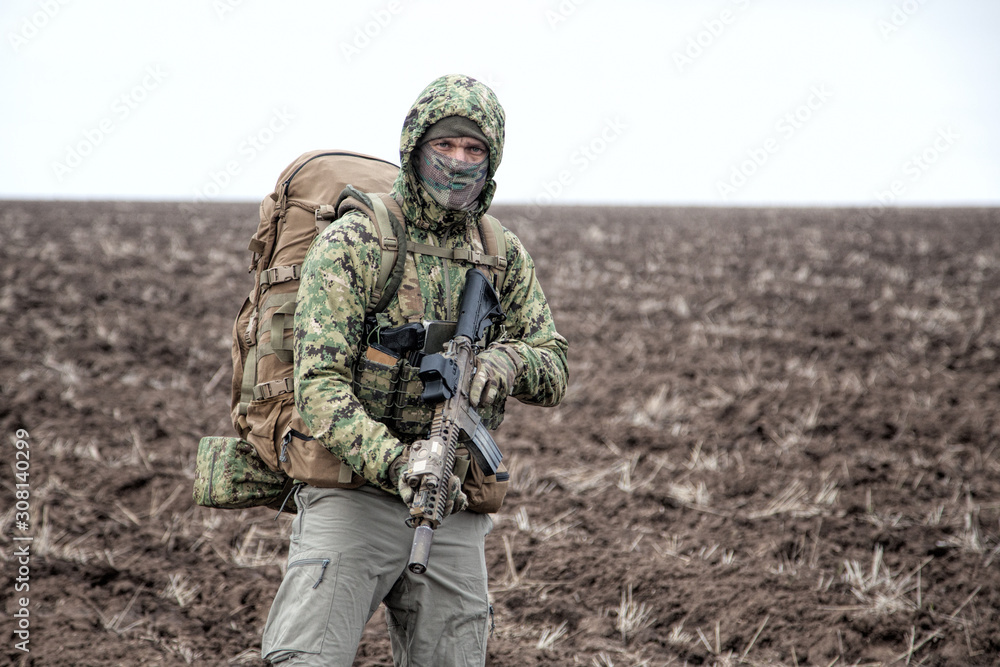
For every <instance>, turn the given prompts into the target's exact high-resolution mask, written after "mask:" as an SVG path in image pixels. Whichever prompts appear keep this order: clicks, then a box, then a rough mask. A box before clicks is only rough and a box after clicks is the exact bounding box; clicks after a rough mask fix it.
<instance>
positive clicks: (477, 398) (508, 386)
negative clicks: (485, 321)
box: [469, 343, 524, 408]
mask: <svg viewBox="0 0 1000 667" xmlns="http://www.w3.org/2000/svg"><path fill="white" fill-rule="evenodd" d="M477 364H478V368H477V369H476V375H475V376H474V377H473V378H472V386H471V387H470V388H469V402H470V403H471V404H472V407H474V408H479V407H482V406H484V405H493V404H494V403H496V402H497V401H498V400H502V399H506V398H507V396H509V395H510V392H511V391H512V390H513V389H514V383H516V382H517V376H518V375H519V374H520V373H521V370H522V369H523V368H524V362H523V361H521V356H520V355H519V354H518V353H517V352H515V351H514V350H513V349H512V348H511V347H510V346H509V345H504V344H503V343H495V344H493V345H490V346H489V348H487V349H486V350H485V351H483V352H481V353H480V354H479V356H478V357H477Z"/></svg>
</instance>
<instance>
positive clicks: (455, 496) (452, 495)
mask: <svg viewBox="0 0 1000 667" xmlns="http://www.w3.org/2000/svg"><path fill="white" fill-rule="evenodd" d="M468 506H469V497H468V496H466V495H465V492H464V491H462V480H460V479H459V478H458V475H452V476H451V479H450V480H448V501H447V502H446V503H445V504H444V515H445V516H448V515H449V514H454V513H456V512H461V511H462V510H464V509H465V508H466V507H468Z"/></svg>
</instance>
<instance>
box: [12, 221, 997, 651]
mask: <svg viewBox="0 0 1000 667" xmlns="http://www.w3.org/2000/svg"><path fill="white" fill-rule="evenodd" d="M494 212H495V213H496V214H497V215H498V217H499V218H500V219H501V220H502V221H503V222H504V223H505V224H507V225H508V226H509V227H510V228H511V229H513V230H514V231H515V232H517V233H518V234H519V236H520V237H521V238H522V240H523V241H524V243H525V245H526V246H527V248H528V250H529V251H530V252H531V254H532V255H533V257H534V258H535V261H536V263H537V265H538V273H539V277H540V279H541V281H542V284H543V286H544V287H545V289H546V293H547V295H548V297H549V299H550V302H551V305H552V308H553V313H554V316H555V318H556V323H557V325H558V327H559V329H560V331H561V332H562V333H563V334H564V335H565V336H566V337H567V338H568V339H569V340H570V371H571V386H570V390H569V393H568V396H567V398H566V400H565V401H564V402H563V404H562V405H561V406H560V407H558V408H554V409H541V408H529V407H527V406H522V405H512V406H509V407H508V416H507V420H506V422H505V423H504V425H503V426H502V427H501V429H500V430H499V432H498V433H497V435H496V439H497V441H498V442H499V444H500V445H501V447H502V449H503V450H504V452H505V455H506V458H507V460H508V461H509V463H510V467H511V470H512V487H511V492H510V494H509V495H508V497H507V501H506V503H505V506H504V508H503V510H502V511H501V512H500V513H499V514H498V515H497V516H496V528H495V529H494V531H493V534H492V535H491V536H490V538H489V541H488V550H487V562H488V565H489V568H490V576H491V594H492V598H493V602H494V608H495V610H496V629H495V632H494V634H493V636H492V639H491V640H490V648H489V655H490V657H489V660H488V664H490V665H518V666H520V665H588V666H589V665H594V666H597V667H611V666H632V665H649V666H651V667H652V666H659V665H678V666H679V665H684V664H687V665H713V664H715V665H739V664H746V665H786V666H792V665H823V666H830V665H838V666H840V665H844V666H846V665H891V664H899V665H904V664H910V665H963V666H966V665H970V666H978V665H998V664H1000V658H998V655H1000V449H998V444H1000V326H998V324H1000V319H998V315H1000V313H998V308H1000V231H998V230H1000V210H997V209H991V210H972V209H965V210H956V209H940V210H935V209H924V210H898V211H882V212H879V211H873V212H864V211H857V210H845V209H810V210H792V209H688V208H660V209H657V208H637V209H623V208H594V207H587V208H556V209H547V210H544V211H542V212H541V213H539V212H538V211H529V210H523V209H517V208H509V207H508V208H500V207H496V208H495V210H494ZM255 228H256V206H255V205H253V204H238V205H237V204H213V205H205V206H202V207H199V208H194V207H191V206H187V205H181V204H151V203H144V204H139V203H100V202H91V203H64V202H48V203H37V202H2V203H0V238H2V243H0V256H2V263H0V274H2V284H0V325H2V327H0V438H2V447H3V449H2V453H0V461H2V462H3V466H0V498H2V500H0V547H2V554H3V562H2V571H0V603H2V611H3V616H2V617H0V624H2V632H0V637H2V638H3V642H4V643H3V645H2V647H0V663H2V664H11V665H65V666H67V667H69V666H72V667H83V666H87V665H95V666H96V665H101V666H102V667H103V666H106V665H147V664H162V665H186V664H195V665H229V664H235V665H239V664H243V665H262V664H263V663H262V661H261V659H260V656H259V653H258V647H259V639H260V634H261V630H262V627H263V624H264V620H265V618H266V615H267V612H268V608H269V605H270V601H271V598H272V596H273V595H274V592H275V590H276V589H277V586H278V583H279V580H280V578H281V574H282V571H283V567H284V557H285V553H286V536H287V533H288V530H289V523H290V519H289V518H288V515H283V516H282V517H280V518H278V519H277V520H275V516H274V513H273V512H271V511H269V510H264V509H257V510H246V511H241V512H225V511H212V510H207V509H204V508H200V507H196V506H194V505H193V503H192V500H191V484H192V479H193V471H194V460H195V452H196V446H197V442H198V439H199V438H200V437H201V436H203V435H229V434H230V431H231V426H230V424H229V421H228V420H229V396H228V391H229V380H230V373H231V368H230V361H229V344H230V343H229V332H230V328H231V326H232V319H233V317H235V315H236V312H237V310H238V309H239V306H240V304H241V303H242V300H243V297H244V296H245V294H246V292H247V291H248V289H249V287H250V278H249V277H248V275H247V274H246V271H245V267H246V264H247V253H246V252H245V251H244V248H246V244H247V241H248V239H249V236H250V234H251V233H252V232H253V230H254V229H255ZM19 432H20V436H27V437H22V440H23V441H24V442H27V443H28V445H27V446H26V448H25V449H21V450H18V449H17V443H16V441H17V439H18V434H19ZM19 451H21V452H24V451H28V452H29V453H30V458H27V459H26V458H25V456H24V455H21V458H17V456H18V454H17V452H19ZM19 473H25V474H23V475H19ZM18 485H22V486H18ZM18 494H19V495H18ZM18 503H21V504H20V505H19V504H18ZM20 510H24V511H26V513H27V516H24V515H21V514H19V511H20ZM15 538H21V539H15ZM26 538H31V539H30V540H29V539H26ZM25 554H27V555H25ZM22 598H26V599H27V601H26V602H22ZM25 610H27V611H25ZM15 614H19V615H20V616H19V617H18V616H15ZM18 629H20V630H21V631H22V632H24V633H26V634H22V635H20V636H19V635H17V634H15V631H16V630H18ZM24 639H27V641H28V643H27V644H23V643H22V644H21V648H28V649H30V652H27V653H26V652H24V651H22V650H20V649H19V648H18V647H17V644H18V643H19V642H21V641H23V640H24ZM356 664H358V665H366V666H375V665H391V664H392V660H391V657H390V654H389V644H388V640H387V638H386V633H385V628H384V619H383V618H382V614H381V612H379V613H378V614H377V615H376V617H374V618H373V619H372V621H371V623H370V624H369V626H368V628H367V629H366V632H365V636H364V639H363V642H362V645H361V647H360V650H359V653H358V658H357V663H356Z"/></svg>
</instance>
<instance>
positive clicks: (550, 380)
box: [294, 76, 568, 493]
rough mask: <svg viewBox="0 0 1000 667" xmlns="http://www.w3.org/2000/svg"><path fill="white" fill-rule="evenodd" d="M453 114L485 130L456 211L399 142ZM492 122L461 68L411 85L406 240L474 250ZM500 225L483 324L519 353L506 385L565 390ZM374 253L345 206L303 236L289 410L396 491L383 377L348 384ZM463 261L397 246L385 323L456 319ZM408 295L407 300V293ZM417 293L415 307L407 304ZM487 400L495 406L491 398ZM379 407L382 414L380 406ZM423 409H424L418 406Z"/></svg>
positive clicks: (484, 99)
mask: <svg viewBox="0 0 1000 667" xmlns="http://www.w3.org/2000/svg"><path fill="white" fill-rule="evenodd" d="M456 114H457V115H463V116H466V117H468V118H470V119H471V120H473V121H475V122H476V123H477V124H479V126H480V127H481V128H482V129H483V132H484V134H485V135H486V136H487V137H488V138H489V142H488V143H489V152H490V158H489V159H490V161H491V164H490V174H489V175H490V180H489V182H488V183H487V185H486V187H485V188H484V189H483V192H482V193H481V195H480V205H479V206H478V207H477V208H475V209H473V210H471V211H468V212H465V211H447V210H445V209H442V208H440V207H439V206H437V204H436V203H434V202H433V200H432V199H431V198H430V197H429V196H428V195H427V193H426V192H423V191H422V190H421V189H420V187H419V186H418V184H417V180H416V177H415V175H414V174H413V172H412V167H411V164H410V157H411V155H410V153H411V152H412V151H413V149H414V148H415V147H416V145H417V143H418V140H419V138H420V136H421V135H422V133H423V132H424V131H425V130H426V128H427V127H428V126H430V125H431V124H433V123H434V122H436V121H437V120H439V119H440V118H443V117H445V116H449V115H456ZM503 122H504V116H503V110H502V109H501V108H500V105H499V103H498V102H497V100H496V97H495V96H494V95H493V93H492V91H490V90H489V88H487V87H486V86H485V85H483V84H481V83H479V82H477V81H475V80H474V79H470V78H468V77H463V76H447V77H442V78H441V79H438V80H437V81H435V82H433V83H432V84H431V85H430V86H428V88H427V89H426V90H425V91H424V92H423V93H422V94H421V95H420V97H419V98H418V99H417V101H416V103H415V104H414V106H413V109H412V110H411V111H410V113H409V114H408V115H407V117H406V122H405V123H404V126H403V136H402V140H401V142H400V161H401V165H402V167H401V169H400V174H399V177H398V178H397V179H396V183H395V185H394V186H393V194H394V197H395V198H397V200H400V203H401V206H402V208H403V210H404V215H405V217H406V218H407V235H408V237H409V239H410V240H411V241H415V242H417V243H424V244H429V245H435V246H439V247H445V248H469V247H472V248H473V249H476V250H478V251H482V242H481V240H480V237H479V233H478V231H477V226H478V223H479V219H480V217H481V215H482V214H483V212H485V210H486V209H487V208H488V206H489V202H490V201H491V200H492V197H493V193H494V191H495V189H496V188H495V183H494V182H493V180H492V176H493V173H495V171H496V166H497V165H498V164H499V162H500V157H501V155H502V150H503V136H504V130H503ZM504 235H505V240H506V247H507V270H506V278H505V280H504V284H503V285H502V286H501V287H500V290H499V292H500V300H501V306H502V307H503V310H504V313H505V314H506V319H505V321H504V322H503V324H502V326H501V327H494V329H496V330H499V332H500V335H499V336H498V340H497V341H496V342H497V343H502V344H504V345H506V346H507V347H508V349H509V350H511V351H512V352H513V353H516V354H517V355H518V356H519V357H520V359H521V361H522V362H523V363H522V370H521V372H520V374H519V375H518V377H517V378H516V381H515V382H514V384H513V386H512V387H511V395H513V396H515V397H516V398H518V399H519V400H521V401H524V402H526V403H531V404H536V405H543V406H552V405H555V404H557V403H558V402H559V401H560V400H561V399H562V397H563V394H564V393H565V391H566V383H567V376H568V371H567V366H566V348H567V343H566V340H565V338H563V337H562V336H561V335H559V333H558V332H557V331H556V328H555V325H554V323H553V321H552V315H551V312H550V310H549V307H548V304H547V302H546V300H545V296H544V294H543V292H542V289H541V286H540V285H539V284H538V280H537V279H536V277H535V268H534V264H533V263H532V260H531V257H530V256H529V255H528V253H527V252H526V251H525V249H524V247H523V246H522V245H521V242H520V241H519V240H518V238H517V237H516V236H515V235H514V234H513V233H511V232H510V231H509V230H506V229H505V230H504ZM380 259H381V253H380V251H379V247H378V239H377V233H376V230H375V227H374V224H373V223H372V221H371V220H369V218H368V217H367V216H365V215H364V214H363V213H360V212H357V211H354V212H351V213H348V214H347V215H345V216H343V217H342V218H340V219H339V220H338V221H336V222H335V223H334V224H332V225H330V226H329V227H328V228H327V229H326V230H324V232H323V233H322V234H321V235H320V236H319V237H318V238H317V240H316V242H315V243H314V244H313V246H312V248H311V249H310V251H309V254H308V256H307V257H306V261H305V263H304V264H303V269H302V281H301V284H300V287H299V292H298V300H299V302H298V307H297V309H296V313H295V334H294V339H295V342H294V345H295V361H296V363H295V387H296V392H295V397H296V406H297V408H298V411H299V414H300V415H301V417H302V419H303V420H304V421H305V423H306V426H308V428H309V430H310V432H311V433H312V434H313V436H314V437H316V438H317V439H318V440H319V441H320V442H321V443H322V444H323V445H324V446H325V447H327V448H328V449H329V450H330V451H331V452H332V453H333V454H334V455H335V456H337V457H338V458H340V459H341V460H343V461H344V462H346V463H347V464H348V465H350V466H351V467H352V468H353V469H354V470H355V471H357V472H358V473H359V474H361V475H362V476H363V477H364V478H365V479H366V480H367V481H368V482H370V483H371V484H373V485H376V486H378V487H381V488H383V489H385V490H386V491H389V492H391V493H396V490H395V488H394V487H393V485H392V483H391V481H390V480H389V467H390V464H391V463H392V461H393V460H394V459H395V458H396V457H397V456H399V455H400V454H401V453H402V451H403V448H404V444H403V442H402V441H401V439H400V438H401V437H402V439H403V440H404V441H406V442H410V441H412V440H413V439H414V438H413V437H410V436H406V435H403V434H399V433H393V432H391V431H390V429H389V428H388V427H387V426H386V425H385V424H383V423H381V422H380V421H378V420H377V419H376V418H377V417H379V416H380V415H379V409H380V408H379V406H378V405H374V404H373V398H372V397H373V396H375V397H377V396H378V393H379V390H380V389H381V390H382V391H383V395H384V390H385V386H381V387H380V386H379V385H378V384H377V383H375V385H374V386H372V387H371V388H370V395H366V396H365V401H364V402H362V400H360V399H359V397H358V396H357V395H356V394H355V392H354V391H353V385H354V380H355V370H356V369H357V368H358V367H359V356H360V354H361V353H362V351H363V348H364V345H363V341H362V335H363V329H364V320H365V307H366V305H367V304H368V300H369V296H370V294H371V291H372V288H373V287H374V285H375V281H376V278H377V277H378V273H379V262H380ZM469 270H470V267H469V265H467V264H464V263H460V262H455V261H451V260H447V259H443V258H440V257H436V256H432V255H423V254H414V253H408V255H407V257H406V272H405V275H404V279H403V283H402V284H401V285H400V288H399V290H398V291H397V293H396V296H395V297H394V298H393V300H392V301H391V302H390V303H389V305H388V307H387V308H386V310H385V312H384V320H385V322H384V324H385V326H388V327H394V326H399V325H402V324H405V323H407V322H413V321H419V320H423V319H427V320H454V319H456V317H457V309H458V304H459V302H460V298H461V293H462V290H463V288H464V286H465V274H466V272H467V271H469ZM417 295H419V297H420V298H419V299H415V298H414V297H415V296H417ZM417 304H419V312H415V309H416V307H417ZM369 362H370V360H369ZM366 363H368V362H366ZM362 393H363V392H362ZM498 402H499V403H502V398H501V399H498ZM366 404H367V407H368V410H367V411H366ZM496 408H497V411H499V412H502V405H499V406H496ZM381 410H382V412H383V413H384V410H385V406H384V405H383V406H381ZM430 414H431V411H430V410H427V411H426V415H427V416H428V417H429V415H430ZM373 415H374V417H376V418H373ZM496 421H498V420H494V423H493V425H494V426H495V425H496Z"/></svg>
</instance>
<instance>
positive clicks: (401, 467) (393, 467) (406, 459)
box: [389, 447, 413, 507]
mask: <svg viewBox="0 0 1000 667" xmlns="http://www.w3.org/2000/svg"><path fill="white" fill-rule="evenodd" d="M409 463H410V448H409V447H407V448H406V449H404V450H403V453H402V454H400V455H399V456H397V457H396V459H395V460H394V461H393V462H392V463H391V464H389V481H390V482H391V483H392V484H394V485H395V487H396V491H397V492H398V493H399V497H400V498H401V499H402V500H403V502H404V503H406V506H407V507H409V506H410V503H412V502H413V488H412V487H411V486H410V480H409V479H408V478H407V477H406V468H407V466H409Z"/></svg>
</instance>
